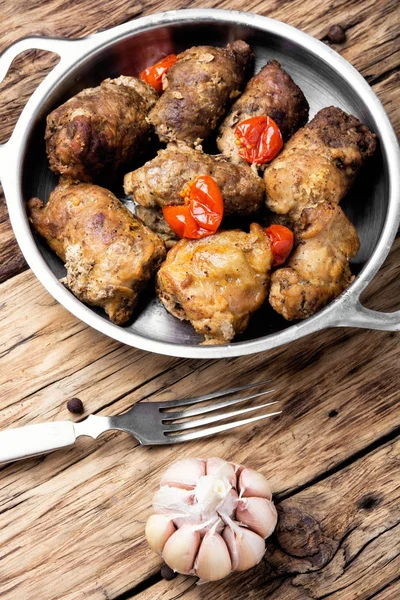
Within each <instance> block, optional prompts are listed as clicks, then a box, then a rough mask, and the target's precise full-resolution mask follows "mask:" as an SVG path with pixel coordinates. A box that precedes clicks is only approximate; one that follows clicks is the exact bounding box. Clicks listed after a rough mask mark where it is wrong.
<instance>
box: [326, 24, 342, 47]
mask: <svg viewBox="0 0 400 600" xmlns="http://www.w3.org/2000/svg"><path fill="white" fill-rule="evenodd" d="M327 37H328V40H329V41H330V42H332V43H333V44H343V42H345V41H346V32H345V30H344V29H343V27H342V26H341V25H332V27H331V28H330V29H329V31H328V35H327Z"/></svg>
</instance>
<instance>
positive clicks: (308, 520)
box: [266, 500, 337, 574]
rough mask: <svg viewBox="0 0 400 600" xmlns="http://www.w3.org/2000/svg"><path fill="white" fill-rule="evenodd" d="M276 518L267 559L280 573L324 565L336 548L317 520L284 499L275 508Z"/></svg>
mask: <svg viewBox="0 0 400 600" xmlns="http://www.w3.org/2000/svg"><path fill="white" fill-rule="evenodd" d="M278 514H279V521H278V525H277V527H276V530H275V533H274V535H273V536H272V537H271V538H270V540H271V541H270V542H267V554H266V560H267V562H268V563H269V565H270V566H272V567H274V568H275V569H276V571H277V572H278V573H279V574H282V573H306V572H309V571H316V570H318V569H321V568H322V567H323V566H324V565H326V564H327V563H328V562H329V560H330V559H331V558H332V556H333V554H334V552H335V551H336V549H337V542H336V541H335V540H333V539H331V538H329V537H327V536H326V535H325V534H324V533H323V531H322V529H321V526H320V524H319V522H318V521H317V520H316V519H315V518H314V517H313V516H312V515H311V514H310V513H308V512H307V511H306V510H304V509H303V508H302V507H301V506H300V505H298V504H295V503H294V502H293V501H290V500H286V501H284V502H283V503H282V505H281V506H279V507H278Z"/></svg>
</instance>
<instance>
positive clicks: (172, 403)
mask: <svg viewBox="0 0 400 600" xmlns="http://www.w3.org/2000/svg"><path fill="white" fill-rule="evenodd" d="M271 381H272V379H266V380H265V381H259V382H257V383H247V384H246V385H241V386H239V387H234V388H231V389H230V390H222V391H219V392H213V393H212V394H205V395H204V396H197V397H196V398H187V399H186V400H167V402H159V403H158V406H159V408H160V409H163V408H175V406H188V405H189V404H197V402H205V401H206V400H213V399H214V398H221V397H222V396H228V395H229V394H235V393H236V392H241V391H243V390H248V389H250V388H252V387H257V386H259V385H264V384H265V383H271Z"/></svg>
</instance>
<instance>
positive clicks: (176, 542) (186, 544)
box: [162, 527, 201, 575]
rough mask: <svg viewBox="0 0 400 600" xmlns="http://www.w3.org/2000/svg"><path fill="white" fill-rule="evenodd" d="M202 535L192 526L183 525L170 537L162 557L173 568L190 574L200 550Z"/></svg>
mask: <svg viewBox="0 0 400 600" xmlns="http://www.w3.org/2000/svg"><path fill="white" fill-rule="evenodd" d="M200 541H201V536H200V533H199V532H198V531H195V530H193V528H192V527H181V528H180V529H177V531H175V533H173V534H172V535H171V537H170V538H168V540H167V542H166V544H165V546H164V550H163V553H162V557H163V559H164V560H165V562H166V563H167V565H168V566H169V567H171V569H173V570H174V571H178V573H183V575H189V574H190V572H191V571H192V570H193V565H194V560H195V558H196V555H197V552H198V550H199V546H200Z"/></svg>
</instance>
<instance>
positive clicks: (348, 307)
mask: <svg viewBox="0 0 400 600" xmlns="http://www.w3.org/2000/svg"><path fill="white" fill-rule="evenodd" d="M342 310H343V312H342V311H341V312H342V314H339V315H338V316H337V317H336V318H335V319H334V321H333V322H332V323H331V325H332V326H333V327H360V328H362V329H379V330H381V331H400V310H397V311H394V312H390V313H385V312H379V311H377V310H371V309H370V308H366V307H365V306H363V305H362V304H361V302H360V300H359V299H358V298H356V299H355V300H354V299H351V301H349V300H348V301H347V303H345V305H344V307H343V309H342Z"/></svg>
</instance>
